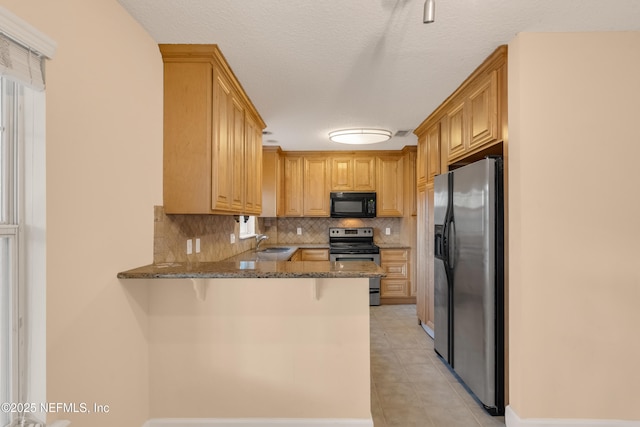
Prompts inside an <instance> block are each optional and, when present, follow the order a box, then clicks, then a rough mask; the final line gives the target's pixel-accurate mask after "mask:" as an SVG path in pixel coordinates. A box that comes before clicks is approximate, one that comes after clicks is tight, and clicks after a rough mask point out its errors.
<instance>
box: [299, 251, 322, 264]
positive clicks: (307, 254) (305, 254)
mask: <svg viewBox="0 0 640 427" xmlns="http://www.w3.org/2000/svg"><path fill="white" fill-rule="evenodd" d="M300 252H301V259H300V260H301V261H329V249H302V250H301V251H300Z"/></svg>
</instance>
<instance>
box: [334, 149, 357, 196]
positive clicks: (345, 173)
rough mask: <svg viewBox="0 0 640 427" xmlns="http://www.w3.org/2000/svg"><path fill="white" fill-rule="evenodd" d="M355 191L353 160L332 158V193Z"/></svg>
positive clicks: (350, 158)
mask: <svg viewBox="0 0 640 427" xmlns="http://www.w3.org/2000/svg"><path fill="white" fill-rule="evenodd" d="M351 190H353V158H352V157H332V158H331V191H351Z"/></svg>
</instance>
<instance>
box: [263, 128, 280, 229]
mask: <svg viewBox="0 0 640 427" xmlns="http://www.w3.org/2000/svg"><path fill="white" fill-rule="evenodd" d="M260 138H262V135H260ZM261 151H262V213H261V216H264V217H278V216H284V205H285V203H284V171H283V169H284V166H283V164H284V158H283V155H282V150H280V147H261Z"/></svg>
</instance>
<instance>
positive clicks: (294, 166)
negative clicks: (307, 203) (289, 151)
mask: <svg viewBox="0 0 640 427" xmlns="http://www.w3.org/2000/svg"><path fill="white" fill-rule="evenodd" d="M283 162H284V215H285V216H302V177H303V174H302V157H297V156H285V157H284V161H283Z"/></svg>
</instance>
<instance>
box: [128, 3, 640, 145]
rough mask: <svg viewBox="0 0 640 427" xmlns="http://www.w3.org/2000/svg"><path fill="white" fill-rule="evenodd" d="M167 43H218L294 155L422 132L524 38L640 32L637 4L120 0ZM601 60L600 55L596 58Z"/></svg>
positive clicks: (407, 140)
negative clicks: (463, 86)
mask: <svg viewBox="0 0 640 427" xmlns="http://www.w3.org/2000/svg"><path fill="white" fill-rule="evenodd" d="M119 2H120V3H121V4H122V5H123V7H124V8H125V9H126V10H128V11H129V13H130V14H131V15H132V16H133V17H134V18H135V19H136V20H137V21H139V22H140V23H141V24H142V26H143V27H144V28H145V29H146V30H147V31H148V33H149V34H150V35H151V36H152V37H153V38H154V40H156V41H157V42H158V43H215V44H217V45H218V46H219V47H220V49H221V50H222V52H223V54H224V55H225V57H226V58H227V61H228V62H229V64H230V65H231V68H232V69H233V71H234V73H235V74H236V76H237V77H238V79H239V80H240V82H241V83H242V85H243V87H244V88H245V90H246V91H247V93H248V94H249V97H250V98H251V100H252V101H253V103H254V104H255V106H256V108H257V109H258V111H259V112H260V114H261V116H262V118H263V119H264V120H265V122H266V123H267V129H266V130H267V131H269V132H271V134H270V135H265V137H264V138H263V142H264V145H270V144H273V145H280V146H281V147H282V148H283V149H285V150H339V149H348V150H352V149H385V150H386V149H400V148H402V147H404V146H405V145H413V144H415V143H416V138H415V136H414V135H413V134H412V133H409V134H408V135H407V136H406V137H394V138H392V139H391V140H389V141H388V142H385V143H379V144H375V145H369V146H343V145H340V144H336V143H332V142H331V141H329V139H328V136H327V134H328V133H329V132H330V131H332V130H336V129H340V128H350V127H374V128H384V129H388V130H391V131H392V132H393V133H395V132H396V131H398V130H413V129H414V128H416V127H417V126H418V125H419V124H420V123H421V122H422V120H424V118H426V117H427V116H428V115H429V114H430V113H431V112H432V111H433V110H434V109H435V108H436V107H437V106H438V105H440V103H441V102H442V101H443V100H444V99H445V98H446V97H447V96H448V95H449V94H450V93H451V92H452V91H453V90H454V89H455V88H456V87H458V85H459V84H460V83H461V82H462V81H463V80H464V79H465V78H466V76H468V75H469V74H470V73H471V72H472V71H473V70H474V69H475V68H476V67H477V66H478V65H479V64H480V63H481V62H482V61H483V60H484V59H485V58H486V57H487V56H488V55H489V54H490V53H491V52H492V51H493V50H494V49H495V48H496V47H497V46H499V45H501V44H506V43H508V42H509V41H510V40H511V39H513V37H514V36H515V35H516V34H517V33H519V32H539V31H612V30H616V31H620V30H623V31H629V30H636V31H637V30H640V0H606V1H603V0H530V1H523V0H436V21H435V22H434V23H432V24H423V23H422V10H423V5H424V0H119ZM594 60H597V58H594Z"/></svg>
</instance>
